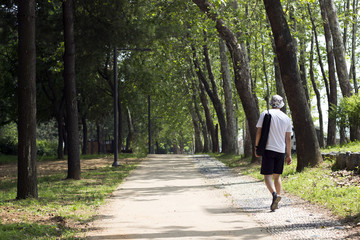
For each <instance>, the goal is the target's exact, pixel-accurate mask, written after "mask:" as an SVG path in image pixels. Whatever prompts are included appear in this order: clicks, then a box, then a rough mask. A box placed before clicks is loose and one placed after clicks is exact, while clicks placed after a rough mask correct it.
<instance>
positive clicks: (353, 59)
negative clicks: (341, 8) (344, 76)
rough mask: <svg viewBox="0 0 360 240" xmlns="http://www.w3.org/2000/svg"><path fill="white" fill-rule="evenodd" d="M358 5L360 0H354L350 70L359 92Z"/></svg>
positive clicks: (356, 89) (355, 87)
mask: <svg viewBox="0 0 360 240" xmlns="http://www.w3.org/2000/svg"><path fill="white" fill-rule="evenodd" d="M358 5H359V0H353V25H352V38H351V41H352V42H351V45H352V48H351V67H350V71H351V73H352V74H351V75H352V79H353V82H354V90H355V93H358V91H359V88H358V84H357V79H356V66H355V64H356V54H355V51H356V34H357V23H358V20H357V14H358Z"/></svg>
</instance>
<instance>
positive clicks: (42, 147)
mask: <svg viewBox="0 0 360 240" xmlns="http://www.w3.org/2000/svg"><path fill="white" fill-rule="evenodd" d="M57 147H58V146H57V142H56V141H47V140H37V141H36V148H37V155H38V156H56V155H57Z"/></svg>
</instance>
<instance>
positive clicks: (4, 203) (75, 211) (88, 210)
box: [0, 154, 140, 239]
mask: <svg viewBox="0 0 360 240" xmlns="http://www.w3.org/2000/svg"><path fill="white" fill-rule="evenodd" d="M129 156H131V158H129ZM94 157H96V156H92V157H89V156H87V157H85V160H82V162H83V161H85V162H86V161H92V160H90V159H91V158H94ZM100 157H103V156H100ZM125 157H126V158H127V160H126V161H125V160H124V159H119V163H121V166H120V167H111V164H112V161H111V157H109V158H108V159H103V160H104V162H105V164H99V161H97V164H98V165H97V166H91V167H90V168H86V169H83V170H82V175H81V180H78V181H75V180H65V178H66V172H64V171H54V172H53V173H51V174H48V175H44V174H42V175H41V176H39V177H38V193H39V198H38V199H37V200H36V199H27V200H15V198H16V189H17V188H16V184H17V181H16V177H9V178H5V179H4V180H2V181H1V183H0V239H79V236H81V235H82V234H81V233H82V232H84V231H86V228H87V223H89V222H90V221H92V220H93V219H94V217H95V209H96V207H98V206H99V205H101V204H103V203H104V200H105V199H106V198H107V197H109V195H110V194H111V192H113V191H114V190H115V188H116V187H117V186H118V185H119V184H120V183H121V182H122V180H123V179H124V178H125V177H126V176H127V175H128V174H129V172H130V171H131V170H133V169H134V168H136V166H137V164H138V162H139V161H140V159H139V158H137V157H136V156H134V155H129V154H124V155H122V154H120V156H119V158H125ZM86 159H89V160H86ZM6 162H8V161H6ZM49 163H50V162H49ZM52 163H53V162H52Z"/></svg>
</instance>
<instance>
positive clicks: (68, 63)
mask: <svg viewBox="0 0 360 240" xmlns="http://www.w3.org/2000/svg"><path fill="white" fill-rule="evenodd" d="M63 21H64V43H65V53H64V83H65V84H64V85H65V99H66V112H67V130H68V134H67V137H68V175H67V178H68V179H80V178H81V169H80V151H79V129H78V108H77V98H76V83H75V40H74V14H73V0H63Z"/></svg>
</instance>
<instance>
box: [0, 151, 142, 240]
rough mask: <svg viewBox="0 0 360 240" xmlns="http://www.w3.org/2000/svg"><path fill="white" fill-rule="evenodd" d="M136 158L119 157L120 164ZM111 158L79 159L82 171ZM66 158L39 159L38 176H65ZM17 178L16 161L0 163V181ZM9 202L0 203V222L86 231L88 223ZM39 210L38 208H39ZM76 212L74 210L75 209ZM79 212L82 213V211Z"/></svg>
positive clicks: (106, 165) (108, 162)
mask: <svg viewBox="0 0 360 240" xmlns="http://www.w3.org/2000/svg"><path fill="white" fill-rule="evenodd" d="M139 161H140V160H139V159H136V158H127V159H119V160H118V162H119V163H120V164H125V163H127V164H132V163H135V162H139ZM111 163H112V160H111V159H109V158H98V159H86V160H81V169H82V173H84V172H86V171H90V170H95V169H101V168H105V167H108V166H109V165H111ZM67 168H68V165H67V160H55V161H39V162H38V167H37V175H38V178H40V177H45V176H50V175H54V174H63V176H64V177H66V173H67ZM16 178H17V163H12V164H3V165H0V183H1V182H2V181H4V180H16ZM7 201H8V203H9V204H1V205H0V220H1V221H0V224H20V223H23V222H24V221H25V222H27V223H30V224H31V223H35V224H47V225H58V226H59V227H60V228H63V227H66V228H67V229H78V230H80V231H86V229H87V228H88V224H87V223H86V222H85V223H80V222H79V221H72V220H69V219H66V218H63V217H61V216H58V215H57V214H45V215H43V214H37V213H32V212H28V211H27V212H23V211H22V209H16V205H12V204H11V202H14V201H16V200H15V199H9V200H7ZM39 211H40V210H39ZM75 212H76V211H75ZM79 214H83V213H82V212H81V213H80V212H79ZM0 239H1V237H0Z"/></svg>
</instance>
